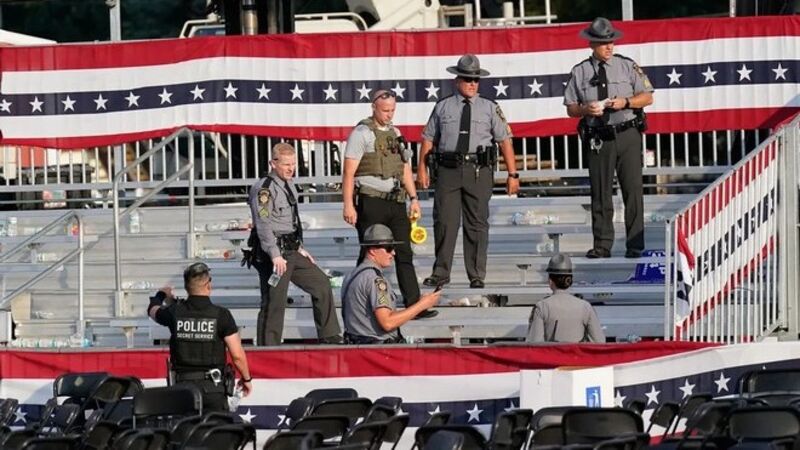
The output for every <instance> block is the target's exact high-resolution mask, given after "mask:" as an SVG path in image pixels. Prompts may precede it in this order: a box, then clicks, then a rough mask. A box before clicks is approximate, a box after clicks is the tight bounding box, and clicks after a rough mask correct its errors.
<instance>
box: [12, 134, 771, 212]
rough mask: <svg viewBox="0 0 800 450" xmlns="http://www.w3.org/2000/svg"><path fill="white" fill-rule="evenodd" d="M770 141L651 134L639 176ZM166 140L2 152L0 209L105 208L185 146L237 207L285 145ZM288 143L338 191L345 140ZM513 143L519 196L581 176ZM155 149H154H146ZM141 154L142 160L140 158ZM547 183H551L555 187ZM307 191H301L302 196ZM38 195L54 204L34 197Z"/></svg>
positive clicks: (572, 144)
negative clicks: (133, 162)
mask: <svg viewBox="0 0 800 450" xmlns="http://www.w3.org/2000/svg"><path fill="white" fill-rule="evenodd" d="M767 135H768V133H766V132H764V130H719V131H710V132H702V133H672V134H648V135H646V136H645V139H644V140H643V143H642V152H643V161H644V162H645V166H644V174H645V175H646V176H651V177H653V178H652V179H651V180H650V181H647V183H646V184H655V185H658V186H678V187H688V188H691V187H692V186H695V185H700V186H705V185H706V184H707V183H708V182H709V181H711V179H712V178H713V177H714V176H716V175H719V174H723V173H725V172H727V171H728V170H730V168H731V167H733V165H734V164H736V162H737V161H739V160H741V159H742V158H743V157H744V156H745V155H746V154H747V152H748V151H750V150H751V149H753V148H755V147H756V146H757V145H758V143H759V142H760V140H761V138H762V137H765V136H767ZM165 139H168V138H165ZM165 139H161V140H147V141H138V142H131V143H128V144H125V145H123V146H118V147H96V148H91V149H85V150H79V151H74V150H73V151H62V150H52V149H49V150H48V149H32V148H10V147H6V148H5V149H3V151H2V152H0V156H2V157H3V164H2V167H3V178H4V182H2V184H0V204H12V203H13V204H21V205H23V207H29V205H30V207H36V206H39V204H42V203H44V204H45V205H46V206H47V205H52V204H53V202H60V203H67V205H68V207H79V206H95V207H109V206H110V204H111V203H112V202H113V194H112V192H113V190H114V186H113V183H114V180H113V179H112V176H111V174H117V173H120V172H122V175H121V179H119V180H118V183H117V187H118V188H120V189H122V190H124V191H125V192H133V191H136V190H146V189H152V188H153V187H155V186H157V185H159V184H160V183H161V182H163V181H164V180H166V179H168V178H169V177H170V175H172V174H175V173H176V172H178V171H181V170H186V169H185V165H186V164H187V163H188V162H190V161H189V158H188V149H187V148H188V146H189V144H190V143H191V144H193V145H195V146H196V149H197V153H196V156H197V159H196V160H195V161H194V166H195V167H194V168H195V170H194V171H193V172H194V173H195V177H194V183H195V186H196V187H197V188H198V189H199V190H198V193H197V195H198V197H206V196H207V197H214V196H226V195H228V196H230V194H231V192H238V193H239V195H240V197H239V200H241V193H242V192H243V190H242V189H241V188H242V187H249V186H251V185H252V184H253V183H254V182H255V181H256V180H257V179H258V178H259V177H260V176H261V175H263V173H264V172H265V171H266V170H267V169H268V162H269V160H270V157H271V148H272V146H273V145H274V144H275V143H277V142H282V141H284V139H280V138H271V137H256V136H244V135H220V134H216V133H201V132H188V131H187V132H185V134H182V135H181V136H180V137H179V138H176V139H171V140H169V141H168V142H167V143H165V144H163V145H162V143H163V141H164V140H165ZM289 142H291V143H292V144H293V145H294V146H295V147H296V148H297V149H298V150H299V151H298V158H299V161H298V163H299V164H298V174H297V177H296V183H297V184H298V185H301V186H303V185H304V186H309V187H310V186H313V187H314V188H315V189H316V190H317V191H318V192H319V191H327V192H330V193H337V192H338V183H340V182H341V167H342V161H343V159H344V148H345V143H344V142H341V141H310V140H293V141H289ZM514 144H515V149H516V153H517V158H518V163H517V165H518V169H519V172H520V175H521V177H522V178H523V181H524V183H523V190H525V189H540V188H541V186H542V185H544V184H548V185H549V184H553V185H559V184H560V185H563V184H569V183H570V182H571V181H570V180H571V179H572V180H574V179H576V178H584V177H587V176H588V167H587V165H586V161H585V158H584V155H583V152H582V151H581V147H580V145H581V142H580V140H579V139H578V137H577V136H548V137H537V138H518V139H515V140H514ZM154 147H157V148H158V149H159V150H158V151H156V152H152V151H148V149H152V148H154ZM412 148H413V149H414V150H415V152H416V150H418V146H417V145H416V144H412ZM145 152H148V153H147V155H148V156H147V157H145V158H142V159H139V158H141V157H142V155H143V154H144V153H145ZM126 158H128V159H137V160H139V161H140V163H139V164H138V165H137V167H135V168H130V166H129V167H128V168H126V169H123V170H119V168H120V167H123V166H124V165H125V163H124V161H125V159H126ZM24 160H27V161H31V162H33V161H37V162H38V163H37V164H30V165H29V166H27V167H26V166H24V165H23V164H22V161H24ZM413 162H416V157H415V158H414V160H413ZM37 165H38V167H39V168H37ZM42 166H44V169H43V168H42ZM496 169H497V170H496V174H497V176H498V179H502V178H504V177H505V171H504V165H501V164H498V166H497V167H496ZM554 180H556V181H558V183H553V181H554ZM173 181H174V182H173V184H172V186H173V187H176V188H186V187H188V182H189V181H188V179H185V178H184V179H174V180H173ZM537 183H538V184H537ZM547 188H548V189H549V187H547ZM310 191H312V190H311V189H306V190H305V191H304V193H305V194H308V193H309V192H310ZM42 192H47V193H54V194H53V195H55V194H58V195H60V197H57V198H41V195H42V194H41V193H42ZM695 192H696V190H695ZM3 194H6V195H5V196H4V195H3ZM4 197H5V198H4ZM9 197H13V198H9ZM27 197H30V198H27ZM124 201H127V199H123V202H124Z"/></svg>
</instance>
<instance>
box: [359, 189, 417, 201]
mask: <svg viewBox="0 0 800 450" xmlns="http://www.w3.org/2000/svg"><path fill="white" fill-rule="evenodd" d="M358 194H359V195H366V196H367V197H372V198H379V199H381V200H387V201H390V202H397V203H405V202H406V193H405V191H400V190H398V191H392V192H381V191H379V190H377V189H373V188H371V187H367V186H360V187H359V188H358Z"/></svg>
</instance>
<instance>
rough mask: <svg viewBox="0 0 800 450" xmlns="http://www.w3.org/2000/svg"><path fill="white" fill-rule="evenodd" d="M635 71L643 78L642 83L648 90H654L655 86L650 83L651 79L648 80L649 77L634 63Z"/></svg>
mask: <svg viewBox="0 0 800 450" xmlns="http://www.w3.org/2000/svg"><path fill="white" fill-rule="evenodd" d="M633 71H634V72H636V73H638V74H639V76H640V77H642V83H643V84H644V87H645V88H646V89H653V84H652V83H650V78H647V75H646V74H645V73H644V70H642V68H641V67H639V65H638V64H636V63H633Z"/></svg>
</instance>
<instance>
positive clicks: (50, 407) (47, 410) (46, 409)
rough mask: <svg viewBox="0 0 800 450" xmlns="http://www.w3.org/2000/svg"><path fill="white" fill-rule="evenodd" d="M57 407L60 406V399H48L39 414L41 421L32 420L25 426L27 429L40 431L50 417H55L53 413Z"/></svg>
mask: <svg viewBox="0 0 800 450" xmlns="http://www.w3.org/2000/svg"><path fill="white" fill-rule="evenodd" d="M56 406H58V399H56V398H55V397H53V398H49V399H47V401H46V402H44V406H43V407H42V410H41V411H40V412H39V419H38V420H31V419H30V418H29V419H28V423H27V424H25V428H32V429H39V428H41V427H42V425H44V424H45V423H46V422H47V421H48V420H50V417H51V416H52V415H53V411H55V409H56Z"/></svg>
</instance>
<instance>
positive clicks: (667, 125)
mask: <svg viewBox="0 0 800 450" xmlns="http://www.w3.org/2000/svg"><path fill="white" fill-rule="evenodd" d="M309 107H312V105H309ZM402 107H403V106H402V104H401V105H400V108H402ZM431 107H433V105H431ZM735 111H736V113H735V114H734V113H733V112H731V111H724V112H723V113H722V114H721V115H720V116H718V117H717V118H716V119H715V118H713V117H709V116H717V114H716V111H705V112H698V113H686V112H670V113H653V114H648V123H649V129H648V133H673V132H693V131H701V129H700V127H698V126H697V125H698V120H699V118H700V117H702V118H703V120H702V121H703V122H704V124H703V127H702V131H709V130H723V129H752V128H768V121H774V120H778V118H780V117H783V116H785V115H789V116H791V115H794V114H796V113H797V112H800V108H754V109H741V110H735ZM49 120H57V119H54V118H51V119H49ZM577 123H578V122H577V120H575V119H570V118H566V117H565V118H559V119H545V120H537V121H534V122H513V121H512V122H511V129H512V132H513V134H514V135H515V136H518V137H549V136H560V135H565V134H566V135H572V134H575V133H576V126H577ZM186 126H187V127H189V128H192V129H195V130H202V131H215V132H222V133H239V134H250V135H257V136H271V137H282V138H287V139H316V140H332V141H341V140H345V139H347V137H348V136H349V134H350V131H351V130H352V127H316V126H313V127H312V126H309V127H277V126H250V125H236V124H231V125H215V124H187V125H186ZM706 127H708V128H706ZM178 128H179V127H178ZM399 128H400V129H401V131H402V132H403V134H404V135H405V136H406V137H407V138H408V139H409V140H412V141H419V140H420V139H421V136H420V135H421V133H422V128H423V125H422V124H420V125H409V126H400V127H399ZM176 129H177V128H170V129H160V130H152V131H145V132H139V133H121V134H113V135H101V136H84V137H69V136H65V137H60V138H36V137H30V138H7V137H2V138H0V144H4V145H31V146H36V147H51V148H76V149H82V148H86V147H95V146H103V145H114V144H121V143H125V142H132V141H135V140H143V139H150V138H157V137H162V136H167V135H169V134H170V133H172V132H173V131H175V130H176ZM690 234H693V232H691V233H690Z"/></svg>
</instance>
